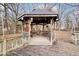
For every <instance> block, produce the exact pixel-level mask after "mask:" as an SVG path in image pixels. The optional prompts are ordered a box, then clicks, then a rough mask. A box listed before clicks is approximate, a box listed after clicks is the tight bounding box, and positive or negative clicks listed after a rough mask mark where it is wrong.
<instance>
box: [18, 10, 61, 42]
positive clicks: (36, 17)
mask: <svg viewBox="0 0 79 59" xmlns="http://www.w3.org/2000/svg"><path fill="white" fill-rule="evenodd" d="M58 20H59V18H58V13H57V12H56V11H54V10H52V11H51V10H48V9H39V10H33V11H32V12H30V13H27V14H24V15H22V16H21V17H19V21H22V23H23V25H24V27H25V25H26V28H24V27H23V30H24V31H25V32H28V34H29V39H30V37H31V29H32V26H33V25H42V26H43V29H44V26H45V25H47V24H50V33H51V35H50V40H51V43H52V42H53V40H52V39H53V37H52V36H53V35H52V25H53V23H54V22H57V21H58Z"/></svg>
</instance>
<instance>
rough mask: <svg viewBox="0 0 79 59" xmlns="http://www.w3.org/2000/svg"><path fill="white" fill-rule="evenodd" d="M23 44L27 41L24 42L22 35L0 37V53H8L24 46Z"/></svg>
mask: <svg viewBox="0 0 79 59" xmlns="http://www.w3.org/2000/svg"><path fill="white" fill-rule="evenodd" d="M26 42H27V40H26ZM23 44H25V43H24V42H23V37H22V35H20V36H16V37H10V38H4V39H0V55H6V53H7V52H9V51H11V50H14V49H16V48H19V47H21V46H23Z"/></svg>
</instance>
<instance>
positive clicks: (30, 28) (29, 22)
mask: <svg viewBox="0 0 79 59" xmlns="http://www.w3.org/2000/svg"><path fill="white" fill-rule="evenodd" d="M32 20H33V18H31V20H30V21H29V38H28V40H30V39H31V38H30V35H31V21H32Z"/></svg>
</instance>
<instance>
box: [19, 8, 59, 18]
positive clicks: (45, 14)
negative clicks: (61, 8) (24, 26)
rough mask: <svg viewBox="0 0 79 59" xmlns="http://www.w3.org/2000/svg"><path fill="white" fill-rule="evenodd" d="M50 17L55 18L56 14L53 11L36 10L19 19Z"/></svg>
mask: <svg viewBox="0 0 79 59" xmlns="http://www.w3.org/2000/svg"><path fill="white" fill-rule="evenodd" d="M52 16H55V17H57V16H58V13H57V12H56V11H55V10H48V9H36V10H33V11H31V12H29V13H26V14H24V15H22V16H21V17H52ZM21 17H19V18H21Z"/></svg>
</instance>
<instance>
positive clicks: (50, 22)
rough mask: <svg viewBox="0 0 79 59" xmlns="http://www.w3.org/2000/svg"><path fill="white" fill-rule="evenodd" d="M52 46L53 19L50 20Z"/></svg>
mask: <svg viewBox="0 0 79 59" xmlns="http://www.w3.org/2000/svg"><path fill="white" fill-rule="evenodd" d="M50 32H51V44H52V19H51V20H50Z"/></svg>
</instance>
